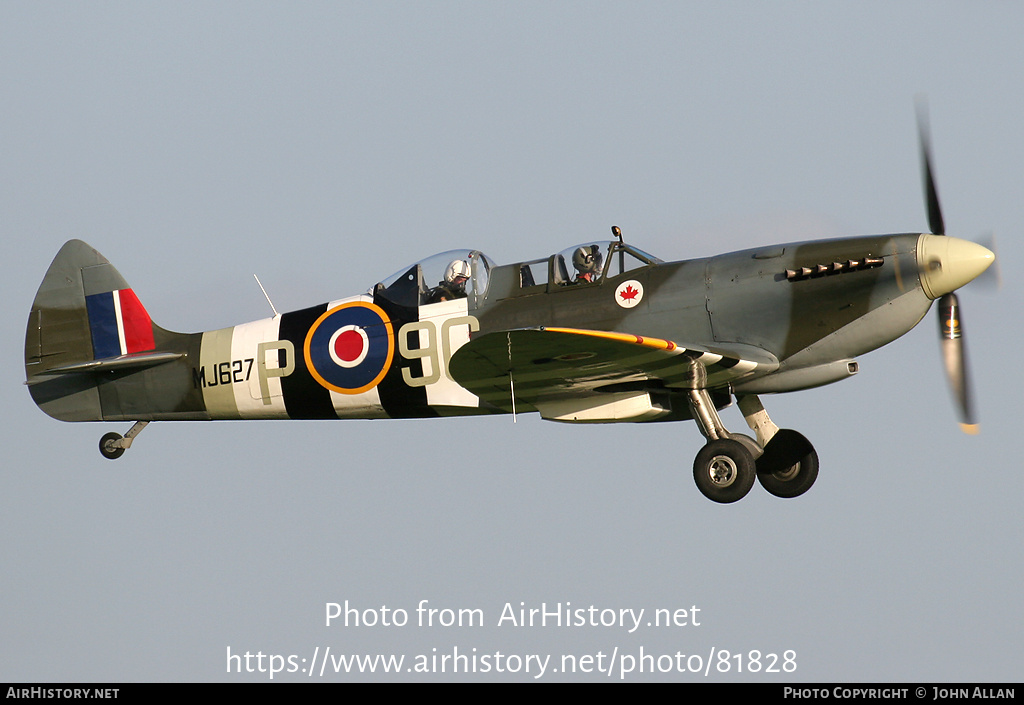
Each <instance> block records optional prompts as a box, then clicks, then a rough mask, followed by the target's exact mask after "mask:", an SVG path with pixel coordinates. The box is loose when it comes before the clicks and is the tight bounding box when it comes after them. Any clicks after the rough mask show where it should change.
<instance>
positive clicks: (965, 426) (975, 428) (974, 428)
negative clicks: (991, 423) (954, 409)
mask: <svg viewBox="0 0 1024 705" xmlns="http://www.w3.org/2000/svg"><path fill="white" fill-rule="evenodd" d="M960 430H961V431H963V432H964V433H966V434H967V435H968V436H977V435H978V433H979V432H981V426H979V425H978V424H976V423H962V424H960Z"/></svg>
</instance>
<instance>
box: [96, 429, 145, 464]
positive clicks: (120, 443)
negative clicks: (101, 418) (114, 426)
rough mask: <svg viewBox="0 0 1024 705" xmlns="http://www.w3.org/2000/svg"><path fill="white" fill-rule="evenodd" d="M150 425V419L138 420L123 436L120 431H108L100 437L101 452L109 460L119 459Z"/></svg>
mask: <svg viewBox="0 0 1024 705" xmlns="http://www.w3.org/2000/svg"><path fill="white" fill-rule="evenodd" d="M148 425H149V421H136V422H135V424H134V425H133V426H132V427H131V428H130V429H128V433H126V434H124V435H123V436H122V435H121V434H120V433H113V432H111V433H106V434H104V435H103V438H101V439H100V453H102V454H103V457H104V458H106V459H107V460H117V459H118V458H120V457H121V456H122V455H124V452H125V451H126V450H128V449H129V448H131V447H132V441H134V440H135V437H136V436H137V435H139V434H140V433H142V429H144V428H145V427H146V426H148Z"/></svg>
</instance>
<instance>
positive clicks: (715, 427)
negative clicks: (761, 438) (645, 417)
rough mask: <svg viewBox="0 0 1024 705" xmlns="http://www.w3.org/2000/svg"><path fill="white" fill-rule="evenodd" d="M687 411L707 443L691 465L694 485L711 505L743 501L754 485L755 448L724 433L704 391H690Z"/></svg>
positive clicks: (709, 398) (719, 419)
mask: <svg viewBox="0 0 1024 705" xmlns="http://www.w3.org/2000/svg"><path fill="white" fill-rule="evenodd" d="M689 402H690V411H691V412H692V413H693V418H694V420H695V421H696V422H697V427H698V428H700V432H701V433H703V434H704V437H705V438H707V439H708V442H707V443H706V444H705V445H704V447H703V448H701V450H700V452H699V453H697V458H696V459H695V460H694V461H693V481H694V482H696V483H697V489H698V490H700V491H701V494H703V495H704V496H705V497H707V498H708V499H710V500H711V501H713V502H719V503H721V504H728V503H730V502H737V501H739V500H741V499H743V498H744V497H745V496H746V495H747V492H749V491H750V488H751V487H753V485H754V476H755V475H756V474H757V472H756V460H755V459H756V457H757V456H758V455H759V454H760V449H759V448H758V447H757V445H756V444H755V443H754V442H753V441H752V440H751V439H749V438H747V437H746V436H739V435H737V436H734V435H732V434H730V433H729V431H727V430H726V428H725V425H724V424H723V423H722V419H721V417H719V415H718V409H716V408H715V404H714V402H713V401H712V399H711V395H710V394H709V393H708V391H707V390H706V389H693V390H690V396H689Z"/></svg>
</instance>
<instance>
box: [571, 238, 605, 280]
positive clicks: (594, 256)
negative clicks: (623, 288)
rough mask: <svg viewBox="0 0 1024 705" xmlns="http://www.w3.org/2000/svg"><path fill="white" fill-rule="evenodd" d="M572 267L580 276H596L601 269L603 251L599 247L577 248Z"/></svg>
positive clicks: (573, 254)
mask: <svg viewBox="0 0 1024 705" xmlns="http://www.w3.org/2000/svg"><path fill="white" fill-rule="evenodd" d="M572 266H573V267H575V268H576V271H577V272H579V273H580V274H588V273H590V274H596V273H597V271H598V270H599V269H600V268H601V251H600V249H599V248H598V246H597V245H587V246H585V247H577V248H576V251H575V252H573V253H572Z"/></svg>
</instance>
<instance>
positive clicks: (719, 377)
mask: <svg viewBox="0 0 1024 705" xmlns="http://www.w3.org/2000/svg"><path fill="white" fill-rule="evenodd" d="M919 131H920V136H921V147H922V150H921V151H922V157H923V158H922V165H923V172H924V183H925V191H926V197H927V198H926V200H927V211H928V215H929V225H930V228H931V232H930V233H924V234H922V233H910V234H889V235H871V236H864V237H851V238H844V239H830V240H817V241H810V242H799V243H793V244H782V245H773V246H768V247H759V248H756V249H751V250H746V251H742V252H733V253H730V254H723V255H718V256H715V257H708V258H704V259H694V260H684V261H678V262H664V261H662V260H660V259H658V258H657V257H654V256H653V255H650V254H648V253H647V252H644V251H643V250H641V249H639V248H637V247H634V246H633V245H632V244H631V243H628V242H625V241H624V239H623V237H622V234H621V231H620V230H619V229H618V228H612V232H613V236H614V239H611V240H608V241H602V242H587V243H584V244H582V245H577V246H573V247H569V248H567V249H565V250H563V251H561V252H557V253H555V254H553V255H551V256H548V257H544V258H542V259H536V260H532V261H527V262H513V263H511V264H505V265H500V266H499V265H496V264H494V263H493V262H492V261H491V260H490V259H488V258H487V257H486V256H485V255H484V254H483V253H482V252H480V251H478V250H458V251H451V252H445V253H442V254H440V255H437V256H435V257H431V258H428V259H425V260H423V261H421V262H417V263H416V264H413V265H411V266H409V267H406V268H404V269H401V270H399V272H398V273H397V274H395V275H393V276H391V277H388V278H386V279H384V280H383V281H381V282H380V283H377V284H375V285H374V286H372V287H371V288H370V290H369V291H368V292H367V293H366V294H360V295H357V296H351V297H349V298H343V299H338V300H336V301H330V302H328V303H324V304H320V305H319V306H313V307H311V308H306V309H303V310H300V311H294V312H292V313H285V314H278V313H277V312H276V309H275V310H274V315H273V316H272V317H271V318H266V319H264V320H261V321H255V322H252V323H245V324H242V325H237V326H234V327H231V328H224V329H222V330H214V331H208V332H204V333H192V334H182V333H173V332H170V331H167V330H165V329H163V328H161V327H160V326H158V325H156V324H155V323H154V322H153V321H152V320H151V319H150V317H149V314H148V313H147V311H146V309H145V307H144V306H143V305H142V303H141V302H140V300H139V298H138V297H137V296H136V294H135V291H134V290H133V289H132V288H131V287H130V286H129V285H128V283H127V282H126V281H125V280H124V279H123V278H122V277H121V275H120V274H119V273H118V272H117V270H116V269H114V267H113V266H112V265H111V264H110V263H109V262H108V261H107V260H106V259H105V258H104V257H103V256H102V255H100V254H99V252H97V251H96V250H94V249H93V248H92V247H90V246H89V245H87V244H85V243H84V242H81V241H78V240H72V241H70V242H68V243H66V244H65V245H64V246H63V248H61V250H60V252H58V254H57V256H56V258H55V259H54V260H53V263H52V264H51V265H50V268H49V270H48V271H47V273H46V275H45V277H44V278H43V282H42V284H41V285H40V287H39V291H38V293H37V294H36V297H35V300H34V302H33V303H32V310H31V313H30V315H29V320H28V331H27V335H26V340H25V369H26V374H27V384H28V387H29V391H30V392H31V395H32V398H33V399H34V400H35V402H36V404H38V405H39V407H40V408H41V409H42V410H43V411H45V412H46V413H47V414H49V415H50V416H52V417H54V418H56V419H60V420H64V421H134V422H135V424H134V426H132V427H131V429H130V430H129V431H128V432H127V433H126V435H124V436H123V437H122V436H121V435H120V434H118V433H108V434H106V435H104V436H103V438H102V439H101V440H100V452H101V453H102V454H103V455H104V456H105V457H107V458H111V459H113V458H117V457H119V456H121V455H122V454H123V453H124V451H125V450H126V449H127V448H129V447H130V446H131V445H132V442H133V440H134V439H135V438H136V436H137V435H138V434H139V432H140V431H141V430H142V429H143V428H144V427H145V425H146V424H148V423H149V422H151V421H164V420H175V421H177V420H209V419H323V418H332V419H333V418H339V419H344V418H410V417H417V418H420V417H437V416H460V415H471V414H505V413H513V414H515V413H524V412H527V411H531V412H532V411H536V412H538V413H539V414H540V415H541V417H542V418H544V419H549V420H553V421H563V422H569V423H606V422H627V421H629V422H654V421H676V420H684V419H693V420H694V421H695V422H696V425H697V428H698V429H699V430H700V432H701V433H702V434H703V435H704V436H705V438H706V439H707V442H706V444H705V445H704V447H703V448H702V449H701V450H700V452H699V453H698V454H697V457H696V460H695V462H694V479H695V481H696V484H697V487H698V488H699V489H700V491H701V492H702V493H703V494H704V495H705V496H706V497H708V498H709V499H711V500H714V501H716V502H722V503H728V502H735V501H737V500H739V499H741V498H742V497H744V496H745V495H746V494H747V492H748V491H749V490H750V489H751V487H752V485H753V484H754V481H755V477H756V478H757V479H758V480H759V481H760V484H761V485H762V486H763V487H764V488H765V489H766V490H767V491H768V492H770V493H771V494H773V495H776V496H778V497H796V496H798V495H801V494H803V493H804V492H806V491H807V490H808V489H809V488H810V487H811V485H812V484H813V483H814V481H815V478H816V477H817V474H818V456H817V453H816V452H815V450H814V448H813V447H812V445H811V443H810V442H808V440H807V439H806V438H804V436H803V435H801V434H800V433H798V432H796V431H793V430H789V429H780V428H779V427H778V426H776V425H775V423H773V422H772V420H771V418H770V417H769V416H768V414H767V412H766V411H765V409H764V407H763V406H762V403H761V401H760V396H759V395H762V394H766V393H777V392H792V391H797V390H802V389H807V388H811V387H816V386H820V385H825V384H830V383H832V382H838V381H840V380H843V379H846V378H848V377H850V376H852V375H854V374H855V373H856V372H857V369H858V363H857V358H858V356H860V355H863V354H865V353H867V352H869V351H871V350H874V349H876V348H878V347H880V346H882V345H885V344H886V343H889V342H891V341H893V340H895V339H897V338H899V337H900V336H902V335H903V334H904V333H906V332H908V331H909V330H910V329H912V328H913V327H914V326H915V325H916V324H917V323H918V322H919V321H920V320H921V319H922V318H923V317H924V315H925V314H926V313H927V311H928V309H929V308H930V307H931V305H932V302H933V301H934V300H936V299H937V300H939V306H938V313H939V325H940V331H941V336H942V348H943V354H944V357H945V361H946V368H947V371H948V373H949V378H950V380H951V382H952V385H953V389H954V393H955V397H956V400H957V404H958V406H959V412H960V417H961V421H962V423H963V425H964V427H965V429H972V428H974V424H975V420H974V416H973V411H972V407H971V404H970V395H969V393H968V386H967V376H966V371H965V364H964V356H963V351H962V344H963V339H962V337H961V329H960V325H959V318H960V316H959V304H958V302H957V298H956V294H955V293H954V291H955V290H956V289H958V288H960V287H961V286H963V285H964V284H966V283H968V282H970V281H971V280H972V279H974V278H975V277H977V276H978V275H979V274H980V273H981V272H982V271H984V270H985V269H986V268H987V267H988V266H989V265H990V264H991V263H992V262H993V261H994V255H993V254H992V252H990V251H989V250H988V249H986V248H985V247H982V246H980V245H977V244H974V243H972V242H969V241H966V240H961V239H957V238H953V237H947V236H945V228H944V225H943V220H942V215H941V212H940V209H939V201H938V197H937V195H936V190H935V183H934V179H933V176H932V168H931V158H930V155H929V152H930V149H929V146H928V137H927V129H926V125H925V123H924V121H923V119H922V120H921V122H920V126H919ZM271 308H273V304H271ZM734 397H735V399H736V401H737V404H738V406H739V409H740V410H741V412H742V414H743V416H744V418H745V420H746V422H747V425H748V426H749V427H750V429H751V430H752V431H753V434H754V436H753V437H751V436H748V435H743V434H739V433H734V432H732V431H729V430H728V429H726V427H725V426H724V425H723V423H722V420H721V418H720V416H719V413H718V412H719V410H721V409H722V408H724V407H726V406H728V405H730V404H731V403H732V401H733V398H734Z"/></svg>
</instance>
